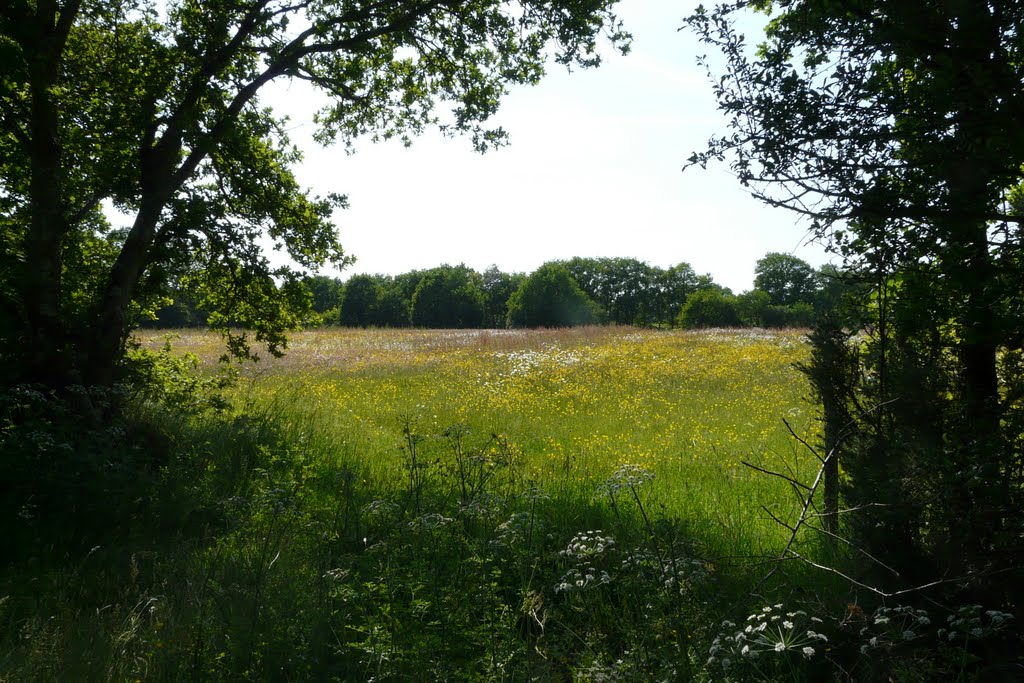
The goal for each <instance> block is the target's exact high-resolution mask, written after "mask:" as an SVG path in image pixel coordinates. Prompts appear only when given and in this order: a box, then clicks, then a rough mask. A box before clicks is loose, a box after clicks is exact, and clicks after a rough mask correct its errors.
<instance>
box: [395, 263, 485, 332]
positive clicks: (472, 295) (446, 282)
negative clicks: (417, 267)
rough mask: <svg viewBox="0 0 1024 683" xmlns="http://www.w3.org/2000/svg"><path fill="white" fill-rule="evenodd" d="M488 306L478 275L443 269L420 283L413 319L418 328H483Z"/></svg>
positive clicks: (463, 269) (431, 272) (462, 268)
mask: <svg viewBox="0 0 1024 683" xmlns="http://www.w3.org/2000/svg"><path fill="white" fill-rule="evenodd" d="M486 306H487V303H486V299H485V296H484V292H483V290H482V288H481V286H480V275H479V274H478V273H476V272H474V271H472V270H471V269H469V268H467V267H466V266H456V267H452V266H441V267H439V268H434V269H433V270H429V271H427V272H426V273H425V274H424V275H423V277H422V278H421V279H420V282H419V284H418V285H417V286H416V291H415V292H413V295H412V312H411V316H410V317H411V319H412V324H413V325H415V326H416V327H433V328H455V329H459V328H465V327H480V326H481V325H482V324H483V322H484V316H485V315H486Z"/></svg>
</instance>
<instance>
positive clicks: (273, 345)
mask: <svg viewBox="0 0 1024 683" xmlns="http://www.w3.org/2000/svg"><path fill="white" fill-rule="evenodd" d="M612 2H613V0H596V1H595V2H587V3H580V2H570V1H566V0H521V2H518V3H506V2H501V1H499V0H470V1H467V2H463V1H459V2H455V1H453V0H383V1H380V2H370V1H368V0H366V1H364V0H351V1H346V2H328V1H327V0H298V1H297V2H293V3H282V2H277V1H276V0H252V2H245V3H231V2H223V1H221V0H215V1H214V2H199V1H198V0H178V1H172V2H168V3H166V5H162V6H161V7H160V10H159V11H158V9H157V7H156V6H154V5H152V4H150V3H144V2H141V1H135V2H132V1H129V2H127V3H125V2H116V3H115V2H108V1H104V0H101V1H99V2H95V3H89V4H88V5H86V4H85V3H82V2H81V1H80V0H43V1H41V2H28V1H27V0H11V1H10V2H7V3H5V5H4V11H3V12H2V13H0V64H3V72H2V74H0V112H2V117H0V126H2V129H0V130H2V135H0V171H2V173H0V178H3V186H2V188H0V197H2V200H0V201H2V203H3V205H4V209H5V211H4V216H5V219H4V221H3V223H2V225H0V230H2V231H3V235H4V237H5V240H4V254H3V255H2V256H0V277H2V278H3V280H2V281H0V289H2V290H3V291H5V292H11V293H12V294H9V295H6V298H5V301H4V309H5V318H6V320H5V324H7V325H8V329H7V330H4V332H3V334H2V340H3V342H4V348H3V354H4V360H5V363H4V364H5V365H6V366H8V367H17V368H19V369H20V370H21V372H20V379H23V380H31V381H41V382H44V383H47V384H50V385H52V386H61V385H64V384H67V383H69V382H87V383H101V384H106V383H110V382H112V381H113V380H114V379H115V377H116V371H117V367H118V363H119V361H120V359H121V358H122V355H123V351H124V342H125V340H126V337H127V335H128V332H129V330H130V328H131V327H132V325H133V324H134V322H135V319H136V313H137V311H139V310H140V309H145V308H146V307H147V306H148V305H149V302H151V301H152V300H153V299H154V298H156V297H158V296H159V295H160V294H161V292H162V291H163V289H164V288H165V287H166V285H167V283H168V282H170V281H173V280H174V279H176V278H189V279H192V280H194V281H195V282H196V284H195V290H196V291H197V292H198V293H199V294H200V297H201V301H200V302H199V303H200V304H201V305H202V306H203V307H204V308H207V309H208V310H210V323H211V324H212V325H214V326H220V327H222V328H226V327H227V325H228V323H229V321H234V322H237V323H240V324H243V325H245V326H246V327H248V328H250V329H252V330H254V331H255V337H256V339H257V340H258V341H264V342H266V343H267V344H268V348H269V350H270V351H271V352H272V353H277V352H279V350H280V348H281V347H282V346H283V344H284V342H285V339H284V336H283V334H284V331H285V330H287V329H289V328H291V327H294V326H295V325H296V324H297V323H298V320H299V319H300V317H301V314H302V312H303V309H304V308H305V307H306V306H308V297H307V298H304V297H303V296H301V293H302V291H301V287H300V286H299V284H298V282H299V279H300V277H301V271H302V270H315V269H317V268H319V267H320V266H322V265H324V264H327V263H331V264H334V265H341V264H343V263H344V262H345V256H344V254H343V252H342V250H341V248H340V245H339V244H338V241H337V236H336V234H335V232H334V230H333V227H332V224H331V214H332V211H333V210H334V209H336V208H339V207H342V206H344V199H343V198H342V197H340V196H330V197H326V198H320V197H314V196H310V195H309V194H308V193H306V192H305V191H303V190H302V188H300V187H299V185H298V183H297V182H296V180H295V178H294V176H293V174H292V172H291V170H290V166H291V165H292V164H293V163H294V162H295V161H296V160H297V159H298V153H297V152H296V151H295V150H294V149H293V148H292V146H291V145H290V143H289V142H288V139H287V135H286V133H285V127H284V125H283V122H282V121H280V120H278V119H276V118H275V117H274V116H273V115H272V113H271V112H269V111H268V110H266V109H264V108H262V107H261V106H260V102H259V94H260V91H261V89H262V88H263V87H264V86H265V85H267V84H268V83H270V82H272V81H274V80H277V79H282V78H299V79H302V80H304V81H306V82H308V83H310V84H312V85H313V86H315V87H317V88H319V89H320V90H322V91H323V92H326V93H327V94H329V95H330V96H331V98H332V100H331V104H329V105H328V106H327V107H326V108H325V109H324V110H323V111H322V112H320V114H319V117H318V120H319V122H320V131H319V133H318V136H319V139H320V140H321V141H323V142H331V141H336V140H340V141H341V142H343V143H344V144H346V145H351V144H352V143H353V141H354V140H356V139H357V138H359V137H361V136H364V135H371V136H373V137H374V138H375V139H382V138H391V137H399V138H402V139H405V140H408V139H409V138H410V137H411V136H413V135H415V134H417V133H419V132H421V131H422V130H424V129H425V128H426V127H427V126H433V125H437V126H439V127H440V128H441V129H442V130H443V131H445V132H446V133H449V134H456V133H466V134H469V135H470V136H472V139H473V141H474V144H475V145H476V146H477V147H478V148H479V149H481V150H483V149H485V148H487V147H489V146H491V145H494V144H500V143H501V142H502V141H503V132H502V131H501V130H500V129H497V130H490V129H488V128H486V127H485V122H486V121H487V119H488V118H489V117H490V116H491V115H492V114H493V113H494V112H495V111H496V109H497V107H498V104H499V102H500V99H501V96H502V95H503V94H504V93H505V89H506V86H507V84H510V83H527V84H528V83H535V82H537V81H538V79H539V78H540V77H541V75H542V74H543V71H544V65H545V62H546V60H547V58H548V56H549V55H550V54H554V55H555V59H556V61H557V62H560V63H562V64H565V65H579V66H592V65H595V64H597V63H598V61H599V58H598V56H597V39H598V37H599V35H600V34H601V33H604V34H606V35H607V36H608V37H609V38H610V40H611V41H612V43H613V44H614V45H615V46H617V47H620V48H624V46H625V44H626V39H627V36H626V35H625V34H624V33H623V32H622V31H621V29H620V27H619V24H618V22H617V20H616V19H615V17H614V15H613V14H612V13H611V10H610V7H611V5H612ZM128 55H130V58H126V56H128ZM439 103H450V104H451V106H452V108H451V111H450V113H449V114H445V115H441V114H439V113H437V108H438V104H439ZM104 202H109V203H112V204H113V205H115V206H117V207H118V208H119V209H122V210H123V211H125V212H128V213H129V214H130V215H132V216H133V218H132V220H131V226H130V227H129V228H128V229H127V231H125V232H123V233H118V232H113V231H111V230H110V227H109V225H108V224H107V222H106V220H105V218H104V216H103V213H102V210H101V207H102V205H103V203H104ZM262 237H266V238H269V239H270V241H272V242H274V243H275V244H276V245H277V246H278V247H280V248H282V249H283V250H284V251H285V252H286V253H287V254H288V255H289V256H290V257H291V259H292V260H293V261H294V263H295V264H296V265H297V266H298V268H297V269H294V268H288V267H273V266H271V264H270V263H269V261H268V260H267V258H266V257H265V256H264V255H263V253H262V252H261V250H260V249H259V248H257V247H256V246H255V245H257V244H258V242H259V239H260V238H262ZM231 345H232V348H234V349H235V350H236V351H239V352H242V353H248V352H249V345H248V342H247V339H246V337H245V336H241V337H238V338H235V339H234V340H233V342H232V344H231Z"/></svg>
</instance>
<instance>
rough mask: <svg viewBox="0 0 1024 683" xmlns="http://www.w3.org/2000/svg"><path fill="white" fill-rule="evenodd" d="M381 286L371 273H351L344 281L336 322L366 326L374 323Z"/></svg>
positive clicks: (353, 325) (351, 325) (349, 325)
mask: <svg viewBox="0 0 1024 683" xmlns="http://www.w3.org/2000/svg"><path fill="white" fill-rule="evenodd" d="M380 290H381V286H380V284H379V282H378V280H377V278H375V277H373V276H372V275H353V276H352V277H350V278H349V279H348V281H347V282H345V289H344V290H343V291H342V293H341V296H340V303H339V313H338V324H339V325H344V326H346V327H368V326H370V325H373V324H376V322H377V318H376V315H377V310H378V308H379V301H380V298H381V291H380Z"/></svg>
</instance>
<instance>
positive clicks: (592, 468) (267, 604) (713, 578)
mask: <svg viewBox="0 0 1024 683" xmlns="http://www.w3.org/2000/svg"><path fill="white" fill-rule="evenodd" d="M141 341H142V343H143V346H144V347H150V348H153V349H157V348H160V347H161V346H162V345H164V344H165V343H166V340H165V338H164V336H163V335H160V334H155V335H149V336H148V337H147V338H145V339H143V340H141ZM221 348H222V347H221V341H220V340H219V338H218V337H216V336H213V335H210V334H206V333H198V332H185V333H179V334H176V336H174V338H173V339H172V340H171V352H170V353H171V357H181V356H180V354H182V353H189V354H194V355H195V358H196V363H197V365H198V366H199V367H200V369H201V371H202V372H205V373H208V374H212V373H213V372H214V371H215V369H216V366H217V362H216V359H217V357H218V356H219V354H220V353H221ZM807 355H808V349H807V346H806V344H805V342H804V339H803V335H802V334H801V333H800V332H796V331H784V332H771V333H766V332H763V331H757V330H742V331H721V330H706V331H699V332H679V331H672V332H665V331H654V330H639V329H633V328H596V327H595V328H575V329H568V330H540V331H465V332H462V331H394V330H387V331H385V330H337V329H328V330H317V331H309V332H304V333H300V334H297V335H295V336H294V337H293V338H292V340H291V343H290V345H289V350H288V353H287V355H286V356H285V357H283V358H280V359H274V358H265V359H263V360H261V361H260V362H258V363H255V364H249V365H246V366H243V367H242V368H241V371H240V374H239V377H238V378H237V381H236V383H235V385H234V386H233V387H232V388H231V389H228V390H227V393H226V395H225V398H226V399H227V405H229V406H230V407H228V408H226V409H223V410H221V411H220V412H213V411H205V412H197V413H196V414H195V415H193V416H191V417H188V418H185V417H182V416H181V415H180V413H174V412H171V413H168V412H162V411H161V410H160V409H159V408H158V407H156V406H155V405H154V404H153V402H152V401H150V400H145V399H143V398H141V397H137V398H136V403H137V404H138V407H137V413H138V414H137V416H136V417H137V419H140V420H145V421H147V423H148V424H150V425H151V426H152V427H151V428H152V429H154V430H157V431H159V433H160V437H161V439H163V440H166V441H168V442H169V443H170V444H171V445H170V446H169V447H166V448H164V449H162V450H159V452H157V453H151V452H147V451H146V449H144V448H143V449H137V451H138V453H140V455H138V456H137V457H148V458H152V459H153V460H154V462H155V466H154V468H153V476H152V479H151V480H150V481H148V482H144V483H138V482H135V483H132V484H130V485H128V486H127V488H128V492H127V493H124V492H121V493H119V494H117V495H119V496H121V498H124V500H125V501H126V502H124V504H123V506H122V511H121V512H120V513H119V514H118V518H117V521H116V522H114V525H115V526H116V529H115V530H114V531H112V533H111V534H110V535H109V536H108V537H106V538H77V537H75V543H77V546H76V547H78V548H79V551H78V552H77V554H75V553H74V552H72V553H69V552H68V551H67V550H66V548H67V547H69V546H67V545H65V546H63V547H64V548H65V549H64V550H63V551H62V554H61V555H60V557H59V558H57V557H56V555H55V553H54V546H53V545H52V544H51V545H50V546H48V548H49V550H47V549H46V548H39V549H37V552H36V555H35V556H34V557H33V558H30V559H29V560H25V562H28V564H26V565H24V566H26V567H28V566H31V571H28V570H26V571H25V572H24V573H22V574H20V575H19V574H15V575H14V576H13V577H12V578H9V579H7V580H6V582H5V584H4V585H3V586H0V624H2V625H6V626H7V627H8V629H7V633H6V635H5V636H4V637H3V638H2V640H0V680H12V681H13V680H68V675H69V673H70V674H71V676H72V678H74V679H76V680H487V681H490V680H505V681H519V680H540V681H543V680H700V679H710V680H718V678H717V677H716V673H715V672H718V673H719V674H720V673H721V669H720V668H715V666H713V665H712V664H711V663H709V661H708V652H709V648H710V647H711V644H712V642H713V639H714V638H715V637H716V636H717V634H718V631H719V630H720V629H721V626H720V624H721V622H722V621H723V620H724V619H734V620H740V619H742V618H743V617H744V616H745V615H746V614H747V613H749V611H750V610H752V609H759V608H760V606H762V605H764V604H767V603H766V601H769V600H770V601H775V600H776V599H778V600H783V599H786V598H792V597H793V596H794V595H799V594H801V593H802V592H806V591H808V590H810V589H813V590H815V591H818V590H819V589H821V588H822V586H823V585H827V580H825V582H824V583H823V580H822V578H821V577H820V575H810V574H808V573H807V572H806V571H805V570H804V568H803V567H802V566H801V565H799V564H792V563H786V564H784V565H782V571H780V572H776V574H775V575H774V576H773V578H772V580H771V581H770V582H768V583H765V584H762V582H761V581H760V579H761V578H762V577H763V576H764V575H766V574H767V573H768V571H769V569H770V568H771V567H772V566H775V565H774V563H773V561H772V558H773V557H776V556H777V555H778V553H779V551H780V550H781V548H782V547H783V545H784V544H785V542H786V540H787V539H788V537H789V531H788V530H787V529H785V528H784V527H783V526H782V525H781V524H780V523H779V522H778V521H775V520H772V519H771V518H770V516H769V514H768V513H769V512H770V513H771V514H772V515H774V516H775V517H777V518H778V520H781V521H783V522H787V521H788V523H792V521H793V520H794V519H795V515H796V514H797V512H798V509H799V508H798V503H799V500H798V498H797V497H795V496H794V494H793V491H792V490H791V489H790V487H789V486H788V485H786V483H785V482H783V481H782V480H780V479H776V478H772V477H768V476H766V475H764V474H762V473H759V472H756V471H754V470H753V469H751V468H749V467H747V466H745V465H744V464H743V461H747V462H749V463H751V464H754V465H757V466H759V467H762V468H765V469H771V470H775V471H782V472H788V473H790V474H792V475H793V476H795V477H798V478H810V477H813V474H814V472H815V471H816V469H817V464H818V463H817V460H816V458H815V456H814V454H813V453H811V452H810V451H809V450H808V449H807V448H806V447H805V446H803V445H801V443H800V442H799V441H798V440H797V439H796V438H795V436H794V435H796V436H799V437H800V438H801V439H803V440H805V441H807V442H808V443H812V444H813V443H814V442H815V440H816V438H817V436H816V431H817V429H818V426H817V419H816V417H817V414H816V410H815V407H814V405H813V404H811V403H810V402H809V401H808V400H807V395H808V392H809V390H808V386H807V382H806V380H805V379H804V378H803V376H802V375H801V374H800V372H799V371H798V370H797V369H796V368H795V367H794V365H795V364H797V363H799V362H801V361H804V360H805V359H806V358H807ZM175 381H177V379H176V376H175V375H174V374H173V373H171V376H170V377H169V378H168V377H165V384H167V385H172V384H174V382H175ZM172 388H173V387H172ZM784 420H785V422H784ZM790 430H792V432H793V433H791V432H790ZM157 442H159V440H158V441H157ZM108 469H109V468H108V467H106V466H105V469H104V472H106V471H107V470H108ZM104 476H106V475H104ZM133 487H143V488H140V489H139V491H143V493H137V492H136V490H135V489H134V488H133ZM92 526H95V525H91V527H92ZM91 527H90V528H91ZM67 533H68V534H69V536H68V537H69V538H71V537H72V536H73V534H72V531H67ZM71 545H72V546H74V545H75V544H74V543H72V544H71ZM800 547H801V548H802V549H805V550H804V551H805V552H807V553H814V552H818V550H820V548H818V546H817V545H816V544H815V543H814V539H803V540H802V541H801V546H800ZM48 552H49V554H47V553H48ZM69 558H70V561H69ZM752 590H753V591H756V592H755V593H754V594H751V591H752ZM4 596H6V597H4ZM800 644H801V645H802V646H806V643H803V642H802V643H800ZM776 649H777V648H776ZM783 649H784V650H786V649H789V650H793V656H794V657H795V658H797V659H800V660H801V666H803V667H805V668H806V663H805V662H804V660H805V659H806V658H807V656H806V653H804V654H803V655H801V653H799V652H797V651H796V650H797V648H796V643H795V642H794V643H793V647H792V648H789V647H788V646H787V648H783ZM804 649H806V647H805V648H804ZM780 652H782V654H783V655H784V656H785V655H788V654H789V652H786V651H780ZM712 659H714V658H712ZM784 664H785V658H783V659H780V660H779V662H777V663H776V665H784Z"/></svg>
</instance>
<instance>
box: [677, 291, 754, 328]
mask: <svg viewBox="0 0 1024 683" xmlns="http://www.w3.org/2000/svg"><path fill="white" fill-rule="evenodd" d="M676 324H677V325H678V326H679V327H684V328H687V329H697V328H702V327H739V326H740V324H741V321H740V316H739V312H738V309H737V303H736V297H734V296H732V295H731V294H727V293H725V292H723V291H721V290H718V289H702V290H700V291H697V292H694V293H693V294H691V295H690V296H689V297H688V298H687V299H686V303H685V304H684V305H683V310H682V311H680V312H679V316H678V317H677V318H676Z"/></svg>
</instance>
